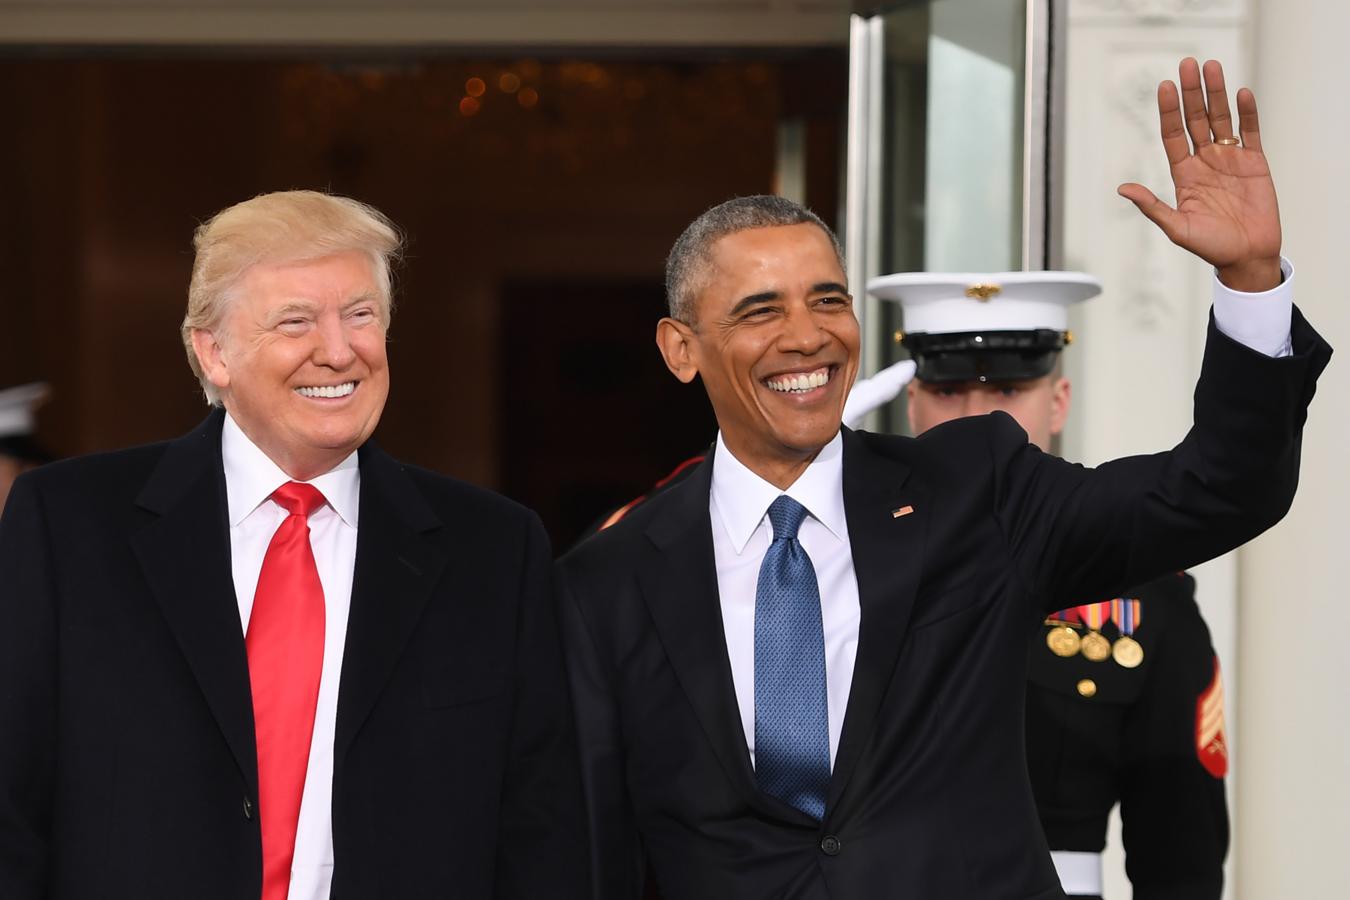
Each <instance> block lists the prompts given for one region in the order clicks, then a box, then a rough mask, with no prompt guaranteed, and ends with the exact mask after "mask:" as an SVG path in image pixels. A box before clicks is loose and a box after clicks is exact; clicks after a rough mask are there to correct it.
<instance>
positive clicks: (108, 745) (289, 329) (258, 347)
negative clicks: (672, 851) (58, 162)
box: [0, 191, 587, 900]
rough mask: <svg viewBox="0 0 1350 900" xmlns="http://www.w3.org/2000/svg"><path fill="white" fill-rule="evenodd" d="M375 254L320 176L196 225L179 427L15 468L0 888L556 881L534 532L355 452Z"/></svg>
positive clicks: (579, 854) (351, 894) (371, 221)
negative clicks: (162, 436) (198, 418)
mask: <svg viewBox="0 0 1350 900" xmlns="http://www.w3.org/2000/svg"><path fill="white" fill-rule="evenodd" d="M399 244H400V238H399V235H398V232H397V231H396V229H395V228H394V227H393V225H392V224H391V223H390V222H389V221H388V220H387V219H386V218H385V217H384V216H383V215H381V214H380V213H379V212H377V211H376V210H374V209H372V208H370V207H368V206H365V205H364V204H361V203H357V202H356V201H353V200H348V199H345V198H341V197H332V196H327V195H324V194H320V193H314V192H308V191H291V192H284V193H275V194H265V195H262V196H259V197H255V198H254V199H252V200H248V201H245V202H243V203H240V204H238V205H236V206H232V207H230V208H229V209H226V210H224V211H223V212H221V213H219V214H218V215H217V216H215V217H214V218H213V219H211V220H210V221H209V222H207V223H206V224H204V225H203V226H201V227H200V228H199V229H198V231H197V234H196V239H195V245H196V250H197V254H196V260H195V264H194V266H193V274H192V282H191V286H190V288H189V292H188V309H187V315H186V317H185V319H184V322H183V340H184V343H185V345H186V347H187V352H188V360H189V362H190V364H191V366H192V369H193V372H194V373H195V374H196V375H197V377H198V378H199V379H200V381H201V384H202V387H203V389H204V391H205V393H206V396H207V398H208V400H209V402H210V403H211V404H212V406H213V409H212V412H211V413H210V415H209V416H208V417H207V419H206V421H205V422H203V423H202V424H201V425H200V426H199V427H198V428H196V429H195V430H194V431H192V432H191V433H189V434H188V435H186V436H184V437H182V438H179V439H178V440H175V441H170V442H166V443H161V444H156V445H152V446H148V447H142V448H136V449H132V450H126V451H122V452H118V453H111V454H102V455H97V456H92V457H87V458H84V459H78V460H73V461H70V462H66V463H62V464H59V465H56V466H51V467H48V468H46V469H43V470H41V471H38V472H35V473H32V474H30V475H26V476H24V477H22V478H20V479H19V481H18V482H17V483H16V484H15V487H14V491H13V496H12V497H11V501H10V506H9V508H8V509H7V510H6V513H5V516H4V519H3V520H2V521H0V585H3V588H2V589H0V591H2V592H0V685H3V687H2V688H0V732H2V733H3V734H4V737H3V739H0V896H3V897H5V898H11V900H19V898H39V897H42V898H64V897H71V898H74V897H81V898H82V897H90V896H100V897H109V898H123V897H125V898H137V900H151V898H184V897H192V898H195V900H214V898H220V900H225V898H230V900H258V898H259V897H261V898H262V900H286V898H288V897H289V898H291V900H320V898H327V897H329V896H330V895H331V896H337V897H342V898H360V897H376V896H379V897H432V896H436V897H448V896H454V897H457V898H460V897H462V898H484V900H486V898H526V897H531V898H533V897H542V896H548V897H560V898H568V897H580V896H582V895H584V894H585V893H586V890H587V889H586V880H587V876H586V858H587V853H586V848H585V845H584V843H580V841H581V840H582V837H581V835H583V830H582V828H581V826H580V819H579V812H580V809H581V801H580V788H579V784H578V783H577V775H576V771H577V770H576V764H575V749H574V739H573V736H572V733H571V730H570V729H571V726H570V723H569V715H568V701H567V693H566V689H565V687H564V679H563V669H562V663H561V658H560V653H559V648H558V646H557V639H556V626H555V622H554V613H553V609H552V603H551V598H550V589H549V574H548V573H549V569H548V567H549V558H550V552H549V546H548V540H547V538H546V537H545V535H544V532H543V529H542V527H541V525H540V523H539V520H538V518H537V517H536V516H535V515H534V514H533V513H531V512H529V511H528V510H525V509H523V508H521V507H519V506H516V505H515V504H513V503H511V502H509V501H507V500H505V499H503V498H501V497H498V496H496V495H493V494H491V493H488V492H486V491H483V490H480V489H477V488H474V487H471V486H469V485H466V484H462V483H460V482H456V481H453V480H451V479H448V478H444V477H441V476H438V475H434V474H432V473H430V472H426V471H423V470H420V469H416V468H413V467H411V466H405V465H402V464H400V463H398V462H396V461H395V460H393V459H391V458H390V457H388V456H386V455H385V454H384V453H383V452H381V451H380V450H379V449H378V448H377V447H376V446H375V445H374V443H373V442H372V441H370V440H369V438H370V436H371V433H372V432H373V431H374V429H375V426H376V424H377V423H378V421H379V418H380V413H381V412H382V410H383V408H384V404H385V399H386V396H387V394H388V390H389V371H388V364H387V359H386V355H385V341H386V330H387V328H388V325H389V320H390V274H389V267H390V260H391V258H393V257H394V256H395V255H396V254H397V252H398V249H399Z"/></svg>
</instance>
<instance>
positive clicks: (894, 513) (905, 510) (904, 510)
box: [891, 506, 914, 519]
mask: <svg viewBox="0 0 1350 900" xmlns="http://www.w3.org/2000/svg"><path fill="white" fill-rule="evenodd" d="M912 512H914V507H912V506H902V507H900V508H899V509H893V510H891V518H892V519H901V518H904V517H905V516H907V515H909V514H910V513H912Z"/></svg>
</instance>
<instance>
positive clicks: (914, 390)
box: [905, 378, 919, 435]
mask: <svg viewBox="0 0 1350 900" xmlns="http://www.w3.org/2000/svg"><path fill="white" fill-rule="evenodd" d="M918 393H919V379H917V378H915V379H913V380H911V381H910V383H909V384H907V385H905V401H906V402H905V416H906V418H908V419H909V433H910V434H913V435H918V433H919V429H918V428H917V427H915V425H914V398H915V396H917V395H918Z"/></svg>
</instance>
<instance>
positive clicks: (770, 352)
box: [657, 223, 859, 488]
mask: <svg viewBox="0 0 1350 900" xmlns="http://www.w3.org/2000/svg"><path fill="white" fill-rule="evenodd" d="M710 256H711V258H710V260H709V264H708V266H707V271H706V272H704V273H703V277H702V282H703V288H702V290H701V291H700V292H699V295H698V302H697V306H696V318H695V321H693V322H681V321H678V320H676V319H672V318H666V319H662V320H661V323H660V325H659V326H658V327H657V344H658V345H659V346H660V348H661V352H662V355H663V356H664V357H665V360H666V365H667V366H668V367H669V368H670V370H671V371H672V372H673V373H674V374H675V376H676V377H677V378H679V379H680V380H681V381H684V382H686V383H687V382H689V381H692V380H693V379H694V376H695V375H698V376H701V377H702V379H703V385H704V388H705V389H706V390H707V392H708V399H709V400H710V401H711V402H712V405H713V411H714V412H715V413H716V415H717V424H718V427H719V428H720V429H721V431H722V438H723V440H724V441H725V442H726V445H727V448H728V449H730V450H731V452H732V453H733V454H735V456H736V458H737V459H739V460H740V461H741V462H742V463H744V464H745V465H746V466H747V467H749V468H750V469H751V470H752V471H754V472H755V473H756V474H758V475H759V476H760V477H761V478H764V479H765V480H766V481H769V482H770V483H772V484H775V485H777V486H778V487H780V488H785V487H787V486H788V485H790V484H792V482H793V481H795V480H796V479H797V476H799V475H800V474H801V473H802V472H803V471H804V470H805V469H806V466H807V465H809V464H810V462H811V460H812V459H814V458H815V456H816V454H817V453H818V452H820V449H821V448H822V447H824V446H825V445H826V444H827V443H829V442H830V440H831V439H832V438H833V437H834V436H835V434H836V433H838V431H839V423H840V420H841V418H842V416H843V410H844V401H845V399H847V397H848V390H849V388H850V387H851V386H852V384H853V379H854V376H855V375H856V374H857V370H858V345H859V338H858V320H857V318H856V317H855V316H854V313H853V301H852V298H851V297H850V296H849V294H848V291H847V288H846V287H845V276H844V272H843V268H842V266H841V265H840V261H839V257H838V254H836V253H835V250H834V245H833V244H832V242H831V241H830V239H829V237H828V236H827V235H826V234H825V233H824V232H823V231H821V229H820V228H819V227H818V226H816V225H814V224H811V223H803V224H799V225H784V226H774V227H768V228H752V229H747V230H745V231H738V232H734V233H732V234H729V235H726V236H725V237H722V238H720V239H719V240H718V241H717V242H716V243H715V244H713V246H712V251H711V254H710Z"/></svg>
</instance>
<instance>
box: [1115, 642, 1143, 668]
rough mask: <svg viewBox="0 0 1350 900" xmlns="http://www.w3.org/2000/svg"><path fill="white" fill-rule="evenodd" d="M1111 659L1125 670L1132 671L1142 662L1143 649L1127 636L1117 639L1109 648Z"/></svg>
mask: <svg viewBox="0 0 1350 900" xmlns="http://www.w3.org/2000/svg"><path fill="white" fill-rule="evenodd" d="M1111 658H1112V659H1114V660H1115V661H1116V662H1117V663H1119V664H1120V665H1122V666H1124V667H1125V668H1127V669H1133V668H1134V667H1136V666H1138V665H1139V664H1140V663H1141V662H1143V661H1144V648H1143V647H1141V646H1139V642H1138V641H1136V640H1135V639H1134V638H1132V637H1130V636H1129V635H1128V634H1127V635H1124V636H1123V637H1121V638H1119V639H1118V640H1117V641H1116V643H1115V646H1113V647H1112V648H1111Z"/></svg>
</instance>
